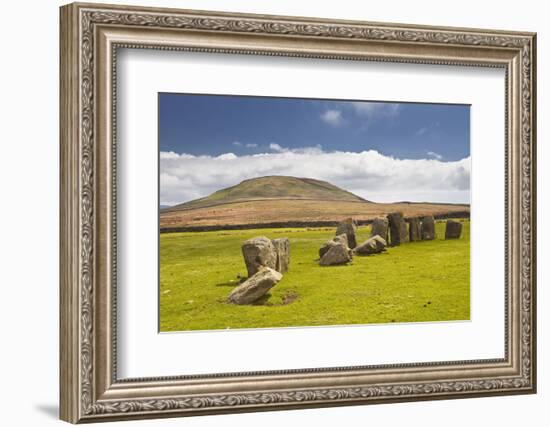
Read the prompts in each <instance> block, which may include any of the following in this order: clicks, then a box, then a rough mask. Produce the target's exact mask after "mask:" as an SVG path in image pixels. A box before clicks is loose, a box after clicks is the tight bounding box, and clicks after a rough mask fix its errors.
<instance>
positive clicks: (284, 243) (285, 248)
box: [271, 237, 290, 273]
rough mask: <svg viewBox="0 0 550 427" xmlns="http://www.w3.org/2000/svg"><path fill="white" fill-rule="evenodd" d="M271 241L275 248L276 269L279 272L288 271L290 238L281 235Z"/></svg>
mask: <svg viewBox="0 0 550 427" xmlns="http://www.w3.org/2000/svg"><path fill="white" fill-rule="evenodd" d="M271 243H272V244H273V247H274V248H275V255H276V263H275V270H277V271H278V272H279V273H286V272H287V271H288V267H289V265H290V240H288V238H287V237H281V238H279V239H273V240H272V241H271Z"/></svg>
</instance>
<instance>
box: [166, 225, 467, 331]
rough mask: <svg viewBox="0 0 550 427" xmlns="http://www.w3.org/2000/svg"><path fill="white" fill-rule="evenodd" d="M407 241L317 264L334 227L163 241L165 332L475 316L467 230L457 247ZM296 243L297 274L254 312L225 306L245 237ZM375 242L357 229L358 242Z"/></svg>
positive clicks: (440, 233) (440, 232) (240, 273)
mask: <svg viewBox="0 0 550 427" xmlns="http://www.w3.org/2000/svg"><path fill="white" fill-rule="evenodd" d="M436 231H437V239H436V240H433V241H421V242H412V243H407V244H403V245H401V246H397V247H390V248H388V250H387V252H385V253H382V254H379V255H371V256H366V257H360V256H355V257H354V258H353V262H352V263H350V264H348V265H343V266H330V267H321V266H319V264H318V262H317V259H318V250H319V247H320V246H321V245H322V244H323V243H324V242H325V241H327V240H329V239H330V238H332V237H333V236H334V228H332V227H331V228H315V229H311V228H310V229H307V228H286V229H280V228H279V229H255V230H228V231H210V232H186V233H163V234H161V235H160V331H161V332H168V331H186V330H208V329H236V328H263V327H285V326H319V325H349V324H368V323H390V322H426V321H446V320H467V319H469V318H470V223H469V221H464V223H463V231H462V236H461V238H460V239H458V240H444V234H445V222H444V221H443V222H437V223H436ZM256 236H266V237H269V238H277V237H288V238H289V239H290V253H291V256H290V259H291V262H290V270H289V271H288V272H287V273H285V274H284V277H283V279H282V280H281V281H280V282H279V283H278V284H277V285H275V286H274V287H273V288H272V289H271V291H270V293H269V294H268V295H267V298H265V299H263V300H262V301H260V302H259V303H257V304H256V305H249V306H242V305H233V304H228V303H227V302H226V298H227V296H228V294H229V292H230V291H231V290H232V289H233V288H234V287H235V286H237V285H238V284H239V281H240V278H241V277H246V267H245V264H244V261H243V257H242V254H241V244H242V242H244V241H245V240H247V239H249V238H251V237H256ZM369 236H370V227H359V230H358V239H357V241H358V242H363V241H364V240H366V239H367V238H368V237H369Z"/></svg>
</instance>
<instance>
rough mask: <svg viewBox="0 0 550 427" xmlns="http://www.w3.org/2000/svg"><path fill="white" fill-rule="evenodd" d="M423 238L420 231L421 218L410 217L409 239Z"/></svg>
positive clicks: (412, 240) (414, 240)
mask: <svg viewBox="0 0 550 427" xmlns="http://www.w3.org/2000/svg"><path fill="white" fill-rule="evenodd" d="M421 238H422V236H421V231H420V218H418V217H412V218H409V240H410V241H411V242H416V241H418V240H420V239H421Z"/></svg>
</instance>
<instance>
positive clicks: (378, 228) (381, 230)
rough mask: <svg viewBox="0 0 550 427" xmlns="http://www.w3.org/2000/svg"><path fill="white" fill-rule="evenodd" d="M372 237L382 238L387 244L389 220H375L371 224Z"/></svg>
mask: <svg viewBox="0 0 550 427" xmlns="http://www.w3.org/2000/svg"><path fill="white" fill-rule="evenodd" d="M370 235H371V237H374V236H380V237H382V239H384V240H385V241H386V242H387V241H388V219H387V218H374V219H373V221H372V224H371V232H370Z"/></svg>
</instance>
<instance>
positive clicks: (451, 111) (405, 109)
mask: <svg viewBox="0 0 550 427" xmlns="http://www.w3.org/2000/svg"><path fill="white" fill-rule="evenodd" d="M159 112H160V114H159V119H160V127H159V140H160V149H161V151H174V152H176V153H183V152H185V153H189V154H194V155H214V156H215V155H220V154H223V153H227V152H233V153H235V154H236V155H243V154H253V153H261V152H265V151H266V149H268V148H269V146H270V144H278V145H279V146H281V147H286V148H290V149H293V148H299V147H309V146H317V145H321V147H322V148H323V149H324V150H325V151H336V150H338V151H352V152H360V151H365V150H369V149H373V150H376V151H378V152H379V153H381V154H385V155H390V156H394V157H397V158H407V159H421V158H426V157H430V156H432V157H434V156H437V155H439V156H441V159H443V160H459V159H463V158H465V157H467V156H469V154H470V108H469V106H466V105H446V104H413V103H410V104H407V103H385V102H380V103H372V102H368V103H367V102H350V101H332V100H313V99H288V98H268V97H244V96H216V95H186V94H165V93H163V94H160V95H159ZM429 153H433V154H429Z"/></svg>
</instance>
